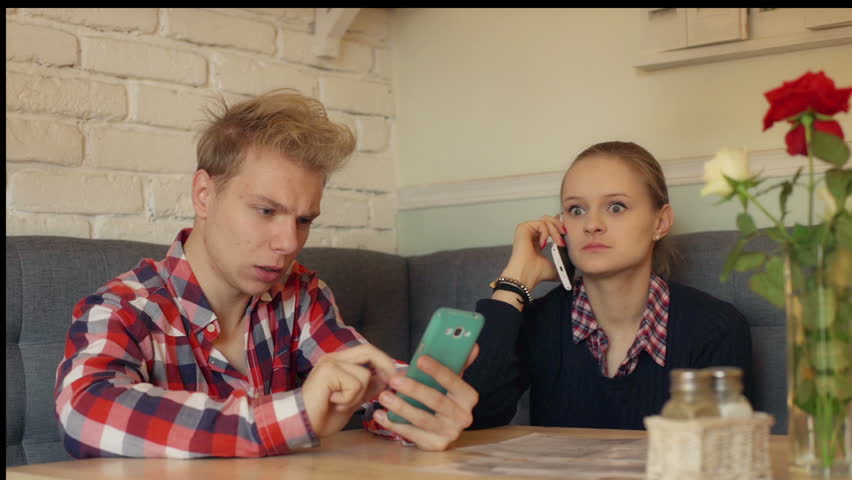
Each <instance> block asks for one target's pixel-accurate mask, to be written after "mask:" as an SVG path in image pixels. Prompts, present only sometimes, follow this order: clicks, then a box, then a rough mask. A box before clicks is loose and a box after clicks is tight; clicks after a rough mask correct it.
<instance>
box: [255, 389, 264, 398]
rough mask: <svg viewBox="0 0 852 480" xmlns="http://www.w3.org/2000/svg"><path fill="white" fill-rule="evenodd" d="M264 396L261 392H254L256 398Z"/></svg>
mask: <svg viewBox="0 0 852 480" xmlns="http://www.w3.org/2000/svg"><path fill="white" fill-rule="evenodd" d="M262 395H263V394H262V393H260V390H258V391H256V392H254V398H260V397H261V396H262Z"/></svg>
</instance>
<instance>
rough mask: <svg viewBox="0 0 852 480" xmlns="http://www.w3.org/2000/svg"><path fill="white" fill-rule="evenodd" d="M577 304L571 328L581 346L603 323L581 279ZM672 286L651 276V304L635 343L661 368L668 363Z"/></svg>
mask: <svg viewBox="0 0 852 480" xmlns="http://www.w3.org/2000/svg"><path fill="white" fill-rule="evenodd" d="M577 283H578V284H579V285H577V287H576V289H575V291H576V293H575V294H574V301H573V302H572V306H571V326H572V333H573V341H574V343H580V342H582V341H583V340H585V339H586V338H588V337H589V335H591V334H592V333H594V332H595V331H597V330H600V328H601V327H600V324H599V323H598V322H597V320H595V314H594V312H593V311H592V304H591V303H590V302H589V295H588V294H587V293H586V288H585V285H584V284H583V281H582V279H580V281H579V282H577ZM669 301H670V298H669V285H668V283H666V281H665V280H663V279H662V277H660V276H659V275H657V274H655V273H651V279H650V282H649V288H648V302H647V304H646V305H645V310H644V311H643V312H642V320H641V322H640V324H639V331H638V332H637V334H636V341H637V342H638V343H639V344H640V345H642V348H643V350H645V351H646V352H648V354H649V355H651V358H653V359H654V362H656V363H657V364H658V365H660V366H661V367H664V366H665V364H666V332H667V329H668V322H669Z"/></svg>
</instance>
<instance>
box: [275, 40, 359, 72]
mask: <svg viewBox="0 0 852 480" xmlns="http://www.w3.org/2000/svg"><path fill="white" fill-rule="evenodd" d="M313 41H314V36H313V34H311V33H305V32H290V31H284V32H282V33H281V40H280V42H281V58H283V59H284V60H288V61H291V62H295V63H304V64H308V65H316V66H319V67H322V68H327V69H331V70H342V71H352V72H361V73H366V72H369V71H370V68H372V65H373V48H372V47H370V46H369V45H366V44H363V43H359V42H353V41H348V40H346V39H344V41H343V42H342V43H341V45H340V54H339V55H338V56H337V58H334V59H326V58H322V57H317V56H315V55H314V54H313V51H312V49H313Z"/></svg>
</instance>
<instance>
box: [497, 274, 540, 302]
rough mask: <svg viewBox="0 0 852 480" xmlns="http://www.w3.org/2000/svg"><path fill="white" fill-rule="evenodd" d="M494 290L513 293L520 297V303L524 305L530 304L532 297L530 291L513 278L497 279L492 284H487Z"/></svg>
mask: <svg viewBox="0 0 852 480" xmlns="http://www.w3.org/2000/svg"><path fill="white" fill-rule="evenodd" d="M489 285H490V286H491V288H492V291H494V290H508V291H510V292H515V293H517V294H518V295H520V296H521V298H522V299H523V300H522V302H521V303H523V304H524V305H526V304H528V303H530V302H532V300H533V299H532V295H530V291H529V290H528V289H527V287H526V285H524V284H523V283H521V282H519V281H517V280H515V279H514V278H509V277H497V278H496V279H495V280H494V281H493V282H491V283H490V284H489Z"/></svg>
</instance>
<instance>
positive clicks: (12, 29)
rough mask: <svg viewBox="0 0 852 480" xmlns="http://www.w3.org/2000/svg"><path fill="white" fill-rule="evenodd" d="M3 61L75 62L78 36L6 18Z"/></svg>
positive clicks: (61, 63)
mask: <svg viewBox="0 0 852 480" xmlns="http://www.w3.org/2000/svg"><path fill="white" fill-rule="evenodd" d="M6 60H16V61H23V62H36V63H49V64H52V65H77V64H79V63H80V55H79V48H78V45H77V37H75V36H74V35H71V34H70V33H66V32H63V31H62V30H56V29H54V28H48V27H42V26H38V25H22V24H20V23H14V22H9V21H7V22H6Z"/></svg>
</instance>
